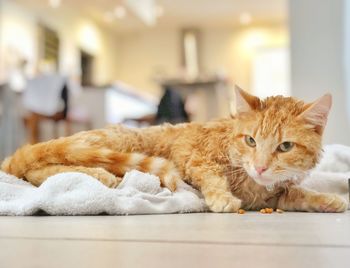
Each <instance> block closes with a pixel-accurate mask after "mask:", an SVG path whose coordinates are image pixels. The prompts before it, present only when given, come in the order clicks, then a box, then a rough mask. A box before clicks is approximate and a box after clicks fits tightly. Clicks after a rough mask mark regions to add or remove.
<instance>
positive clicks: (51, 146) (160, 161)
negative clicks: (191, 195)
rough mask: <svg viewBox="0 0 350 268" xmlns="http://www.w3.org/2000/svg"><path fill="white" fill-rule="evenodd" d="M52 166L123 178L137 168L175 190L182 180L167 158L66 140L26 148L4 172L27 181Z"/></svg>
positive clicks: (10, 160) (5, 165)
mask: <svg viewBox="0 0 350 268" xmlns="http://www.w3.org/2000/svg"><path fill="white" fill-rule="evenodd" d="M50 165H66V166H83V167H100V168H104V169H105V170H107V171H109V172H111V173H112V174H114V175H116V176H121V177H122V176H123V175H124V174H125V172H127V171H130V170H132V169H137V170H139V171H142V172H148V173H150V174H153V175H157V176H159V177H160V179H161V181H162V183H163V184H165V185H167V186H169V185H172V186H173V187H174V188H176V184H177V180H179V179H180V175H179V174H178V171H177V169H176V167H175V165H174V164H173V163H172V162H171V161H168V160H166V159H164V158H161V157H150V156H147V155H144V154H141V153H125V152H115V151H113V150H111V149H108V148H105V147H102V148H97V147H92V146H87V145H85V144H84V143H67V142H66V141H65V140H64V139H58V140H53V141H49V142H44V143H38V144H35V145H25V146H23V147H22V148H20V149H18V150H17V151H16V152H15V153H14V154H13V156H11V157H8V158H6V159H5V160H4V162H3V163H2V165H1V169H2V170H3V171H4V172H6V173H9V174H12V175H14V176H16V177H19V178H25V177H26V174H27V172H29V171H32V170H40V169H41V168H45V167H47V166H50ZM171 188H172V187H171Z"/></svg>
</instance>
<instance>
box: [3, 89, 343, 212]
mask: <svg viewBox="0 0 350 268" xmlns="http://www.w3.org/2000/svg"><path fill="white" fill-rule="evenodd" d="M330 107H331V96H330V95H325V96H323V97H322V98H320V99H319V100H317V101H315V102H314V103H310V104H304V103H303V102H302V101H298V100H295V99H293V98H284V97H281V96H277V97H270V98H267V99H265V100H260V99H259V98H257V97H254V96H251V95H249V94H248V93H245V92H244V91H242V90H240V89H236V114H235V116H234V117H233V118H227V119H222V120H218V121H213V122H208V123H204V124H201V123H188V124H179V125H175V126H172V125H162V126H156V127H150V128H145V129H128V128H124V127H122V126H113V127H109V128H106V129H100V130H92V131H86V132H80V133H77V134H75V135H73V136H70V137H67V138H60V139H57V140H51V141H49V142H44V143H39V144H36V145H26V146H24V147H22V148H21V149H19V150H18V151H17V152H16V153H15V154H14V155H13V156H12V157H10V158H8V159H6V160H5V161H4V162H3V164H2V170H3V171H5V172H8V173H10V174H13V175H15V176H17V177H22V178H25V179H27V180H28V181H29V182H31V183H32V184H34V185H40V184H41V183H42V182H43V181H44V180H45V179H46V178H47V177H48V176H51V175H53V174H56V173H58V172H67V171H79V172H84V173H87V174H89V175H92V176H94V177H96V178H97V179H99V180H100V181H101V182H102V183H104V184H105V185H107V186H109V187H115V186H116V185H118V183H119V182H120V177H122V176H123V175H124V173H125V172H127V171H129V170H131V169H138V170H140V171H144V172H149V173H152V174H155V175H158V176H159V177H160V180H161V183H162V185H164V186H166V187H168V188H169V189H171V190H172V191H174V190H175V189H176V185H177V183H178V181H179V180H180V179H181V178H182V179H184V180H185V181H186V182H188V183H189V184H191V185H193V186H194V187H195V188H197V189H199V190H200V191H201V192H202V193H203V195H204V198H205V201H206V203H207V205H208V207H209V208H210V210H211V211H213V212H236V211H237V210H238V209H239V208H244V209H252V210H257V209H260V208H263V207H273V208H276V207H278V208H281V209H284V210H290V211H319V212H341V211H344V210H346V208H347V203H346V201H345V200H343V199H342V198H341V197H339V196H337V195H334V194H323V193H317V192H314V191H310V190H307V189H303V188H301V187H299V186H298V184H299V183H300V182H301V181H302V179H303V178H304V177H305V176H306V174H307V172H308V171H309V170H310V169H311V168H313V167H314V166H315V164H316V163H317V162H318V160H319V158H320V154H321V137H322V132H323V129H324V127H325V125H326V121H327V116H328V112H329V110H330Z"/></svg>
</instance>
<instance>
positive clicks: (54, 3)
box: [49, 0, 61, 8]
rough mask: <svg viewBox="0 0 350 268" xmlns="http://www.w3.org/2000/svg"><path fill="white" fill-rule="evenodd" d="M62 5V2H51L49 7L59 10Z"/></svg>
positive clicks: (50, 0)
mask: <svg viewBox="0 0 350 268" xmlns="http://www.w3.org/2000/svg"><path fill="white" fill-rule="evenodd" d="M60 5H61V0H49V6H50V7H52V8H58V7H59V6H60Z"/></svg>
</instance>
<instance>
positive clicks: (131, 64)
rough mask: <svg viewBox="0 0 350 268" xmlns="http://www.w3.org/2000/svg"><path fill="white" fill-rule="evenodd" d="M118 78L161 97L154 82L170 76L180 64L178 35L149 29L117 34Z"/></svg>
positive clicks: (164, 30)
mask: <svg viewBox="0 0 350 268" xmlns="http://www.w3.org/2000/svg"><path fill="white" fill-rule="evenodd" d="M119 38H120V47H119V48H120V56H119V66H118V74H117V78H118V79H119V80H122V81H123V82H126V83H130V84H131V85H132V86H133V87H135V88H137V89H140V90H145V91H148V92H150V93H153V94H156V95H160V93H161V92H160V89H159V86H158V83H157V81H156V79H158V78H164V76H165V77H172V76H174V75H176V74H177V73H178V71H179V67H180V64H181V54H180V52H181V50H180V48H181V39H180V32H179V31H177V30H176V29H148V30H143V31H142V32H139V31H137V32H131V33H124V34H121V35H120V37H119Z"/></svg>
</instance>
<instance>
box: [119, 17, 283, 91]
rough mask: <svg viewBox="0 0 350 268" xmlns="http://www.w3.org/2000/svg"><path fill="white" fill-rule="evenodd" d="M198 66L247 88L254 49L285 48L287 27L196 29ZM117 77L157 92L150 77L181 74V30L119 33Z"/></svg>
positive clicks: (249, 86)
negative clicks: (197, 36)
mask: <svg viewBox="0 0 350 268" xmlns="http://www.w3.org/2000/svg"><path fill="white" fill-rule="evenodd" d="M200 32H201V35H200V40H199V42H200V43H199V55H200V67H201V70H202V72H203V73H207V74H210V75H213V74H215V73H218V72H219V73H225V74H226V75H228V76H229V77H230V78H231V80H233V81H234V82H235V83H238V84H239V85H240V86H241V87H243V88H245V89H246V90H250V89H251V82H252V77H251V71H252V59H253V58H254V55H255V53H256V51H257V50H258V49H261V48H269V47H288V42H289V41H288V30H287V28H286V27H285V26H283V25H281V24H278V25H277V24H276V25H268V24H267V25H258V26H251V27H236V28H228V27H227V28H219V29H217V28H206V29H200ZM119 51H120V55H119V66H118V75H117V77H118V79H120V80H123V81H125V82H129V83H131V84H132V85H133V86H135V87H136V88H139V89H142V90H146V91H149V92H152V93H155V94H159V93H160V92H159V88H158V85H157V83H156V81H155V79H154V78H156V77H158V76H160V77H164V76H166V77H174V76H177V75H179V74H183V72H184V70H183V69H182V68H181V31H180V29H178V28H165V29H163V28H154V29H149V30H144V31H142V32H131V33H127V34H122V35H121V36H120V47H119Z"/></svg>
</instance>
